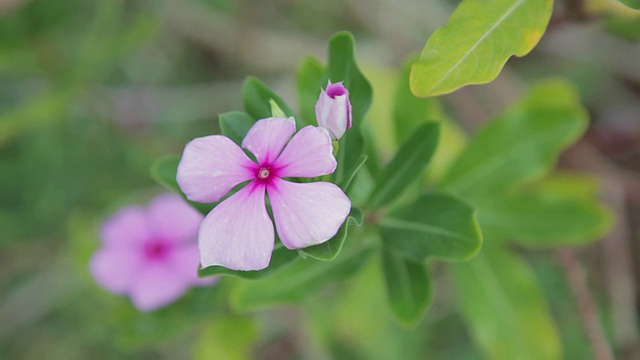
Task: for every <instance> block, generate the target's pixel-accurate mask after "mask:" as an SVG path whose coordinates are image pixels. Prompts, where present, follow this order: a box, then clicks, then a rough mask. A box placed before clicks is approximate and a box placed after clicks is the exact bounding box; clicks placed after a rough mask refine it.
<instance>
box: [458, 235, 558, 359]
mask: <svg viewBox="0 0 640 360" xmlns="http://www.w3.org/2000/svg"><path fill="white" fill-rule="evenodd" d="M452 268H453V275H454V276H453V278H454V281H455V285H456V290H457V293H458V297H457V299H458V302H459V304H460V307H461V309H462V314H463V316H464V318H465V319H466V321H467V324H468V326H469V327H470V331H469V332H470V333H471V334H472V335H473V337H474V340H475V341H476V342H477V343H478V345H479V346H480V348H482V350H484V352H485V353H486V355H487V357H488V358H490V359H494V360H501V359H504V360H517V359H523V360H524V359H548V360H553V359H559V358H560V354H561V351H560V343H559V339H558V334H557V331H556V328H555V325H554V323H553V319H552V318H551V314H550V313H549V311H548V309H547V304H546V300H545V296H544V294H543V293H542V290H541V288H540V286H539V285H538V283H537V281H536V278H535V276H534V274H533V272H532V271H531V269H530V268H529V266H528V265H527V264H526V263H525V262H524V261H523V260H521V259H519V258H518V257H516V256H514V255H512V254H510V253H508V252H507V251H505V250H504V249H502V248H500V247H496V246H488V245H487V246H485V247H484V248H483V250H482V252H481V253H480V254H478V255H477V256H476V257H475V258H473V259H472V260H471V261H469V262H468V263H464V264H456V265H453V266H452Z"/></svg>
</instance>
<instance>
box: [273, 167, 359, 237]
mask: <svg viewBox="0 0 640 360" xmlns="http://www.w3.org/2000/svg"><path fill="white" fill-rule="evenodd" d="M267 192H268V194H269V200H270V201H271V209H272V210H273V218H274V220H275V222H276V229H277V230H278V236H280V240H282V243H283V244H284V246H286V247H287V248H289V249H299V248H303V247H307V246H311V245H316V244H320V243H323V242H325V241H327V240H329V239H331V238H332V237H333V236H334V235H335V234H336V233H337V232H338V229H340V226H341V225H342V224H343V223H344V221H345V219H346V218H347V216H348V215H349V211H350V210H351V201H350V200H349V198H348V197H347V195H345V194H344V193H343V192H342V190H340V188H339V187H338V186H336V185H334V184H332V183H328V182H313V183H301V184H299V183H292V182H289V181H285V180H282V179H278V178H275V179H273V181H272V182H271V184H270V185H269V187H268V188H267Z"/></svg>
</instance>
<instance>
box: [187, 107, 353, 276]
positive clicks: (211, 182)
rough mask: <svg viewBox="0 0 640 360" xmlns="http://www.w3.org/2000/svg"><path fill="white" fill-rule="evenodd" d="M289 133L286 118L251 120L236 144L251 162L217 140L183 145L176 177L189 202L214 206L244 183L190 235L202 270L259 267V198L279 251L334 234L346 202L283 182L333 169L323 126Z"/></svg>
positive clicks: (329, 187) (264, 261)
mask: <svg viewBox="0 0 640 360" xmlns="http://www.w3.org/2000/svg"><path fill="white" fill-rule="evenodd" d="M295 130H296V127H295V122H294V120H293V118H288V119H286V118H277V117H274V118H268V119H262V120H258V121H257V122H256V123H255V124H254V125H253V127H252V128H251V129H249V132H248V133H247V135H246V137H245V138H244V140H243V141H242V147H243V148H245V149H246V150H248V151H249V152H251V153H252V154H253V156H254V157H255V159H256V162H254V161H253V160H251V159H249V157H247V155H246V154H245V153H244V151H243V150H242V149H241V148H240V147H239V146H238V145H236V144H235V143H234V142H233V141H231V140H230V139H229V138H227V137H225V136H222V135H211V136H206V137H202V138H197V139H194V140H192V141H191V142H190V143H189V144H187V146H186V147H185V149H184V153H183V155H182V160H181V161H180V164H179V166H178V175H177V180H178V184H179V185H180V188H181V189H182V190H183V191H184V193H185V194H186V196H187V198H189V199H190V200H193V201H198V202H205V203H210V202H215V201H218V200H220V199H221V198H222V197H223V196H225V195H226V194H227V193H228V192H229V191H230V190H231V189H232V188H234V187H236V186H237V185H238V184H240V183H243V182H245V181H248V183H247V184H246V185H245V186H244V187H242V188H241V189H240V190H238V192H236V193H235V194H233V195H231V196H230V197H228V198H227V199H225V200H223V201H222V202H221V203H220V204H219V205H218V206H216V207H215V208H214V209H213V210H211V212H210V213H209V214H208V215H207V216H206V218H205V219H204V221H203V223H202V226H201V227H200V233H199V236H198V240H199V246H200V261H201V264H202V266H203V267H207V266H211V265H222V266H224V267H227V268H230V269H234V270H259V269H263V268H265V267H267V266H268V265H269V261H270V259H271V252H272V251H273V247H274V242H275V234H274V228H273V222H272V221H271V218H270V217H269V214H268V212H267V207H266V200H265V194H267V195H268V198H269V203H270V205H271V210H272V213H273V220H274V221H275V227H276V229H277V232H278V235H279V237H280V240H281V241H282V243H283V244H284V246H285V247H287V248H289V249H299V248H304V247H307V246H311V245H315V244H320V243H322V242H325V241H327V240H329V239H330V238H332V237H333V236H334V235H335V234H336V233H337V232H338V229H339V228H340V226H341V225H342V224H343V222H344V221H345V219H346V218H347V216H348V214H349V211H350V209H351V201H350V200H349V198H348V197H347V196H346V195H345V194H344V193H343V192H342V190H341V189H340V188H339V187H338V186H336V185H335V184H332V183H329V182H322V181H319V182H307V183H295V182H291V181H287V180H284V179H283V178H288V177H307V178H309V177H316V176H322V175H326V174H330V173H332V172H333V171H334V170H335V168H336V160H335V158H334V157H333V155H332V151H333V148H332V144H331V138H330V136H329V134H328V132H327V131H326V130H325V129H323V128H318V127H315V126H307V127H305V128H303V129H301V130H300V131H298V132H297V133H296V134H295V135H293V134H294V132H295ZM292 135H293V138H291V136H292ZM289 139H291V141H289Z"/></svg>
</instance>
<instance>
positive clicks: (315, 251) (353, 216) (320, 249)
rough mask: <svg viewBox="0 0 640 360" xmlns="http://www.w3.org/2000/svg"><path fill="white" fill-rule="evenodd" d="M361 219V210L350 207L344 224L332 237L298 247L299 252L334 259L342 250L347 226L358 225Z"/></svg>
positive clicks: (325, 259)
mask: <svg viewBox="0 0 640 360" xmlns="http://www.w3.org/2000/svg"><path fill="white" fill-rule="evenodd" d="M363 220H364V214H363V213H362V210H360V209H358V208H351V213H350V214H349V216H348V217H347V220H345V222H344V224H342V226H341V227H340V229H339V230H338V233H337V234H336V235H335V236H334V237H333V238H331V239H329V240H328V241H326V242H323V243H322V244H318V245H314V246H310V247H307V248H304V249H300V253H301V254H302V255H303V257H304V256H307V255H308V256H310V257H312V258H314V259H317V260H322V261H332V260H334V259H335V258H336V257H337V256H338V254H340V251H342V246H343V245H344V242H345V240H346V239H347V228H348V227H349V225H357V226H360V225H362V221H363Z"/></svg>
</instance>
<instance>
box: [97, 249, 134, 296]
mask: <svg viewBox="0 0 640 360" xmlns="http://www.w3.org/2000/svg"><path fill="white" fill-rule="evenodd" d="M141 262H142V258H141V256H140V253H138V252H136V251H135V247H131V246H129V247H121V246H106V247H103V248H101V249H99V250H98V251H96V252H95V253H94V254H93V256H92V257H91V260H89V271H90V272H91V276H93V279H94V280H95V281H96V283H98V285H100V286H101V287H103V288H104V289H106V290H108V291H111V292H113V293H116V294H126V293H127V292H129V289H130V288H131V284H132V281H133V279H134V277H135V275H136V272H137V271H138V270H139V268H140V266H141Z"/></svg>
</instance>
